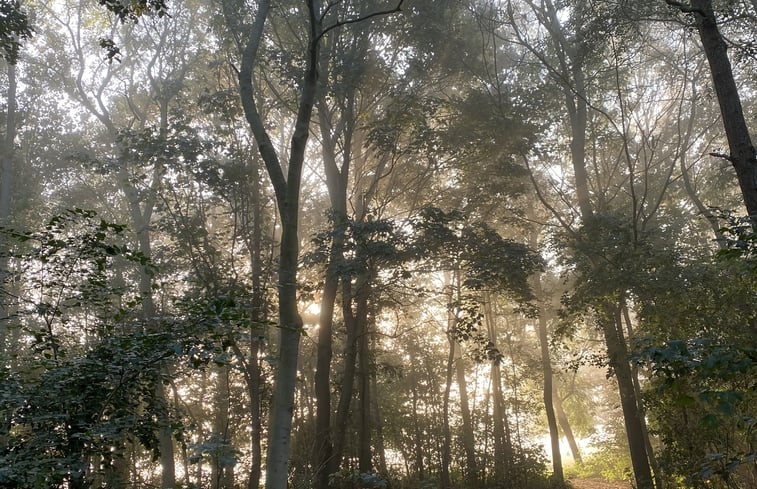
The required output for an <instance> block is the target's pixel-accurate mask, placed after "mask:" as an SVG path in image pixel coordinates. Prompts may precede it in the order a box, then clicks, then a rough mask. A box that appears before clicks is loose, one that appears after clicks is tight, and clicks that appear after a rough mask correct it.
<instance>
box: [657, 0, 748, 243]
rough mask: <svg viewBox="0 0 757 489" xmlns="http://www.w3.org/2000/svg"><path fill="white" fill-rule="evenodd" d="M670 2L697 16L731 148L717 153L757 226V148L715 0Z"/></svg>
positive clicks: (695, 18) (701, 38)
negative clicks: (727, 166)
mask: <svg viewBox="0 0 757 489" xmlns="http://www.w3.org/2000/svg"><path fill="white" fill-rule="evenodd" d="M666 2H667V3H668V5H671V6H672V7H675V8H677V9H679V10H680V11H681V12H684V13H687V14H691V15H692V16H693V17H694V21H695V25H696V28H697V31H698V32H699V38H700V40H701V41H702V47H703V48H704V52H705V55H706V56H707V62H708V63H709V65H710V72H711V74H712V81H713V85H714V87H715V93H716V94H717V97H718V104H719V105H720V114H721V116H722V119H723V126H724V128H725V134H726V138H727V139H728V147H729V149H730V154H729V155H717V154H716V155H715V156H720V157H722V158H725V159H726V160H728V161H730V162H731V164H732V165H733V168H734V169H735V170H736V176H737V177H738V181H739V187H740V188H741V195H742V197H743V199H744V205H745V206H746V209H747V213H748V215H749V216H750V217H751V218H752V228H753V229H756V230H757V217H755V216H757V149H755V147H754V144H753V143H752V139H751V137H750V135H749V128H748V126H747V123H746V119H745V118H744V109H743V108H742V104H741V98H740V97H739V91H738V87H737V86H736V81H735V78H734V76H733V69H732V68H731V63H730V60H729V57H728V51H727V50H728V46H727V44H726V41H725V39H724V38H723V35H722V34H721V33H720V30H719V29H718V21H717V18H716V17H715V12H714V9H713V6H712V0H692V1H691V2H690V3H688V4H687V3H681V2H677V1H674V0H666Z"/></svg>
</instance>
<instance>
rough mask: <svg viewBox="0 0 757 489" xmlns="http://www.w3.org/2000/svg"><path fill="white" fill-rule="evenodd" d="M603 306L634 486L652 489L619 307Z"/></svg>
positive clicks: (639, 488) (603, 320)
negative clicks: (634, 480)
mask: <svg viewBox="0 0 757 489" xmlns="http://www.w3.org/2000/svg"><path fill="white" fill-rule="evenodd" d="M603 309H604V311H603V312H602V313H603V316H604V317H602V318H601V319H600V321H601V326H602V331H603V333H604V336H605V343H606V344H607V355H608V357H609V361H610V367H611V368H612V369H613V371H614V372H615V378H616V379H617V381H618V392H619V394H620V404H621V407H622V409H623V420H624V422H625V428H626V435H627V437H628V447H629V450H630V452H631V464H632V465H633V472H634V476H635V478H636V487H637V488H638V489H653V488H654V485H653V483H652V473H651V471H650V468H649V460H648V458H647V451H646V445H645V443H644V433H643V430H642V420H641V413H640V412H639V405H638V402H637V399H636V390H635V389H634V385H633V375H632V373H631V366H630V365H629V363H628V348H627V347H626V341H625V337H624V336H623V330H622V324H621V323H620V321H621V317H620V307H618V305H617V304H609V303H606V304H605V307H604V308H603Z"/></svg>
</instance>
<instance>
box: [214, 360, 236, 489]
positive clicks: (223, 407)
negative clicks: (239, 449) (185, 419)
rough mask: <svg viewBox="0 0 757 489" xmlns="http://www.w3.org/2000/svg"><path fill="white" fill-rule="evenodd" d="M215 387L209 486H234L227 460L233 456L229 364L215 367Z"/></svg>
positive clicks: (231, 467)
mask: <svg viewBox="0 0 757 489" xmlns="http://www.w3.org/2000/svg"><path fill="white" fill-rule="evenodd" d="M215 373H216V388H215V391H214V393H213V410H214V411H215V412H214V417H213V433H212V435H211V437H212V440H213V441H214V442H215V443H216V444H217V448H216V450H215V452H214V454H213V457H212V458H211V464H210V471H211V477H210V481H211V488H212V489H225V488H227V487H233V486H234V470H233V465H230V463H229V460H230V458H231V457H233V452H232V451H231V440H230V439H229V407H230V402H231V400H230V397H231V392H230V389H229V366H228V365H222V366H218V367H216V368H215Z"/></svg>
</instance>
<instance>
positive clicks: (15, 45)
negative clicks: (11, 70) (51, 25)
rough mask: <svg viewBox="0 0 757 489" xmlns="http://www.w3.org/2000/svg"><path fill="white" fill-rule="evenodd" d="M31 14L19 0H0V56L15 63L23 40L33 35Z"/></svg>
mask: <svg viewBox="0 0 757 489" xmlns="http://www.w3.org/2000/svg"><path fill="white" fill-rule="evenodd" d="M32 33H33V29H32V26H31V24H30V23H29V16H28V15H27V13H26V12H24V10H23V9H22V8H21V2H19V1H18V0H0V53H1V54H0V56H2V58H4V59H5V60H7V61H8V62H9V63H11V64H15V63H16V60H17V59H18V54H19V51H20V50H21V41H24V40H26V39H29V38H31V37H32Z"/></svg>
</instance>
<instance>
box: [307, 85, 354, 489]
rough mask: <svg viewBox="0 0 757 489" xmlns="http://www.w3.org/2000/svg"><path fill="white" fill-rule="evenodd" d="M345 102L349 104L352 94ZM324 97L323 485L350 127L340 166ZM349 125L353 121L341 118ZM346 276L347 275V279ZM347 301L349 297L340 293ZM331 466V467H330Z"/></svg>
mask: <svg viewBox="0 0 757 489" xmlns="http://www.w3.org/2000/svg"><path fill="white" fill-rule="evenodd" d="M348 98H349V102H348V103H347V106H348V107H350V106H351V101H352V98H351V97H348ZM346 112H347V113H345V114H343V117H345V118H349V119H351V118H352V113H351V111H349V110H348V111H346ZM327 114H328V107H327V104H326V101H325V99H324V98H323V97H321V99H320V101H319V111H318V116H319V120H320V130H321V152H322V156H323V164H324V173H325V175H326V186H327V188H328V192H329V199H330V201H331V214H332V215H331V218H332V238H331V251H330V253H329V261H328V265H327V267H326V274H325V279H324V284H323V293H322V296H321V312H320V318H319V328H318V349H317V358H316V375H315V398H316V442H315V446H314V450H315V451H314V456H313V462H314V465H315V474H314V479H315V487H316V489H326V488H327V487H328V478H329V474H330V473H332V472H330V471H329V470H328V469H329V464H330V461H331V459H332V457H333V456H334V453H333V442H332V433H331V431H332V430H331V385H330V378H331V359H332V355H333V352H332V349H333V347H332V342H333V338H332V336H333V324H334V308H335V307H334V306H335V304H336V297H337V291H338V289H339V281H340V270H341V267H342V264H343V261H344V236H345V228H346V225H347V182H348V178H349V169H350V159H351V154H350V147H351V129H348V130H346V131H345V138H344V142H343V145H344V153H343V159H342V165H341V169H340V168H339V167H338V165H337V156H336V154H337V150H336V143H337V139H338V137H339V134H335V133H334V131H333V130H332V126H333V125H332V124H331V121H330V120H329V118H328V116H327ZM344 122H345V123H346V124H347V125H348V127H351V125H352V123H353V121H352V120H348V121H344ZM347 280H349V279H347ZM342 300H347V301H348V302H349V301H351V300H352V298H351V297H347V298H345V297H343V298H342ZM332 468H333V467H332ZM337 469H338V467H337Z"/></svg>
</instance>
